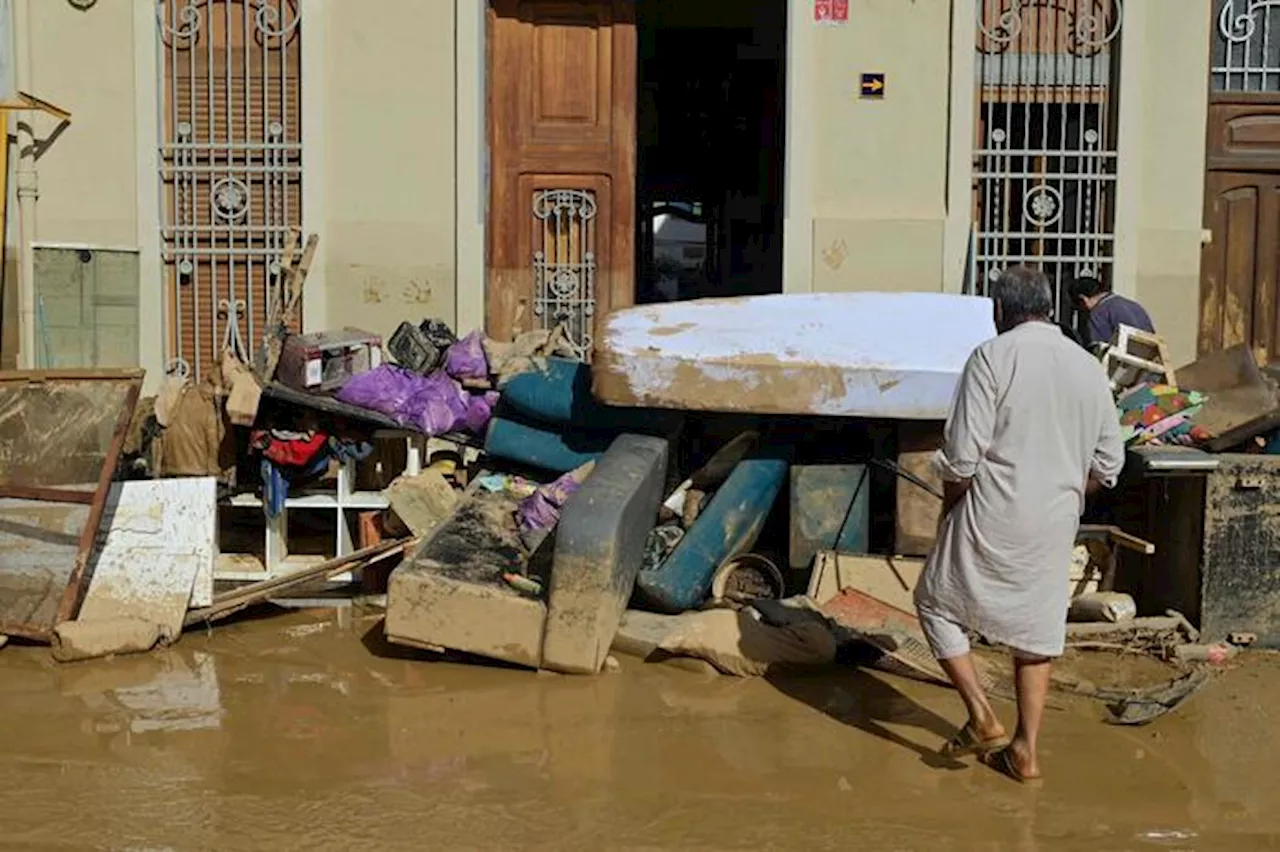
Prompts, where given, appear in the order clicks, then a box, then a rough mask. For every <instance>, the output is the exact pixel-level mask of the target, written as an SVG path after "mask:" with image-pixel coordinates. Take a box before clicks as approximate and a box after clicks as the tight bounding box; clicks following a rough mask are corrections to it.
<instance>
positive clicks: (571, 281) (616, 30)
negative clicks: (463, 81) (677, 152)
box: [485, 0, 637, 358]
mask: <svg viewBox="0 0 1280 852" xmlns="http://www.w3.org/2000/svg"><path fill="white" fill-rule="evenodd" d="M488 63H489V76H488V86H489V145H490V199H489V200H490V207H489V223H488V224H489V280H488V285H487V292H486V300H485V301H486V324H487V326H488V332H489V334H490V335H491V336H493V337H494V338H496V339H499V340H504V339H509V338H511V337H513V336H514V335H516V334H519V333H520V332H522V331H528V330H530V329H533V328H544V327H552V326H555V325H557V324H559V323H562V322H563V323H565V324H566V326H567V328H568V331H569V335H570V337H571V338H572V339H573V341H574V343H575V346H576V347H577V348H578V350H579V354H580V355H581V356H582V357H583V358H589V357H590V352H591V347H592V344H593V342H594V339H595V332H596V329H597V328H598V326H599V323H600V322H601V321H602V320H603V318H604V317H605V316H606V315H607V314H608V313H609V311H611V310H613V309H615V308H618V307H623V306H626V305H630V304H631V303H632V302H633V300H634V296H635V285H634V277H635V272H634V270H635V250H634V238H635V237H634V235H635V146H636V76H637V58H636V29H635V4H634V3H633V2H629V0H578V2H571V0H493V3H492V4H491V6H490V10H489V57H488Z"/></svg>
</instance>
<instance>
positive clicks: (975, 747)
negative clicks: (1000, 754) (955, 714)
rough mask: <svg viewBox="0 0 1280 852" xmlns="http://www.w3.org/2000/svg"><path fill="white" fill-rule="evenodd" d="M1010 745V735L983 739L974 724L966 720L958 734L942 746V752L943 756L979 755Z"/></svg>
mask: <svg viewBox="0 0 1280 852" xmlns="http://www.w3.org/2000/svg"><path fill="white" fill-rule="evenodd" d="M1007 745H1009V737H1008V736H1007V735H1005V734H1001V735H1000V736H998V737H992V738H991V739H986V740H984V739H982V738H981V737H979V736H978V734H977V732H976V731H974V729H973V726H972V725H970V724H969V723H968V722H965V724H964V727H963V728H961V729H960V730H959V731H957V732H956V735H955V736H954V737H952V738H951V739H949V740H947V742H946V743H945V744H944V745H943V746H942V751H941V754H942V756H943V757H963V756H965V755H970V754H976V755H977V756H979V757H982V756H983V755H987V754H991V753H992V752H995V751H1000V750H1001V749H1003V748H1004V747H1005V746H1007Z"/></svg>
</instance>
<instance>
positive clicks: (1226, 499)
mask: <svg viewBox="0 0 1280 852" xmlns="http://www.w3.org/2000/svg"><path fill="white" fill-rule="evenodd" d="M1129 459H1130V460H1129V464H1128V465H1127V466H1126V473H1125V476H1124V480H1123V481H1122V483H1121V490H1120V492H1119V493H1118V495H1117V500H1116V504H1117V513H1118V519H1119V520H1120V522H1121V523H1122V524H1123V525H1124V526H1125V528H1126V529H1130V530H1132V531H1133V532H1135V533H1136V534H1138V535H1140V536H1142V537H1143V538H1145V539H1149V540H1152V541H1156V542H1159V543H1160V554H1159V555H1158V556H1157V557H1155V558H1154V559H1153V558H1143V557H1128V556H1126V558H1124V559H1122V561H1121V563H1120V568H1119V571H1120V576H1121V577H1122V581H1121V582H1122V585H1123V586H1124V587H1125V588H1129V589H1132V590H1133V596H1134V599H1135V600H1136V601H1137V604H1138V614H1139V615H1163V614H1164V613H1165V611H1166V610H1176V611H1178V612H1181V613H1183V614H1185V615H1186V616H1187V618H1188V619H1190V621H1191V623H1192V624H1193V625H1195V626H1196V627H1198V628H1199V630H1200V632H1201V634H1202V635H1203V637H1204V639H1203V641H1205V642H1209V643H1212V642H1218V641H1221V640H1223V639H1226V638H1228V637H1229V636H1230V635H1231V634H1233V633H1237V632H1247V633H1253V634H1256V636H1257V646H1258V647H1261V648H1280V520H1278V519H1277V515H1276V508H1275V507H1276V506H1277V505H1278V504H1280V456H1275V455H1266V454H1243V453H1219V454H1210V453H1205V452H1202V451H1200V450H1194V449H1188V448H1174V447H1164V448H1155V447H1152V448H1146V447H1144V448H1141V449H1138V450H1134V451H1131V452H1130V454H1129Z"/></svg>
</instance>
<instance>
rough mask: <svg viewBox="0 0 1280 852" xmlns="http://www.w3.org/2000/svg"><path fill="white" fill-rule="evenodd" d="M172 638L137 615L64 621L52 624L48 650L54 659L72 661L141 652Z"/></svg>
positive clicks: (157, 625) (159, 627) (157, 626)
mask: <svg viewBox="0 0 1280 852" xmlns="http://www.w3.org/2000/svg"><path fill="white" fill-rule="evenodd" d="M173 639H174V637H173V636H169V635H167V634H166V633H165V630H164V628H162V627H161V626H160V625H159V624H153V623H152V622H150V621H145V620H143V619H139V618H104V619H102V620H101V621H64V622H62V623H61V624H59V625H58V626H57V627H55V628H53V642H52V645H53V647H52V649H51V650H52V656H53V659H54V660H56V661H58V662H59V663H71V662H76V661H78V660H92V659H95V658H97V657H110V656H114V655H116V654H141V653H143V652H145V651H150V650H151V649H152V648H154V647H156V646H157V645H167V644H169V643H170V642H171V641H173Z"/></svg>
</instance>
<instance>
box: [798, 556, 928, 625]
mask: <svg viewBox="0 0 1280 852" xmlns="http://www.w3.org/2000/svg"><path fill="white" fill-rule="evenodd" d="M923 570H924V560H923V559H913V558H911V557H904V556H869V555H853V554H848V553H836V552H834V551H830V550H828V551H824V552H822V553H819V554H818V558H817V559H816V560H815V561H814V565H813V575H812V576H811V577H810V578H809V592H808V594H809V598H810V599H811V600H812V601H813V602H814V603H817V604H825V603H826V602H828V601H830V600H831V599H833V598H835V597H836V596H838V595H839V594H840V593H841V592H842V591H844V590H845V589H849V588H855V589H858V590H860V591H863V592H866V593H867V594H869V595H871V596H872V597H874V598H877V599H878V600H881V601H884V602H885V603H886V604H889V605H890V606H892V607H895V608H896V609H900V610H903V611H904V612H914V611H915V603H914V602H913V601H912V595H913V594H914V593H915V589H916V583H918V582H919V581H920V572H921V571H923Z"/></svg>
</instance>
